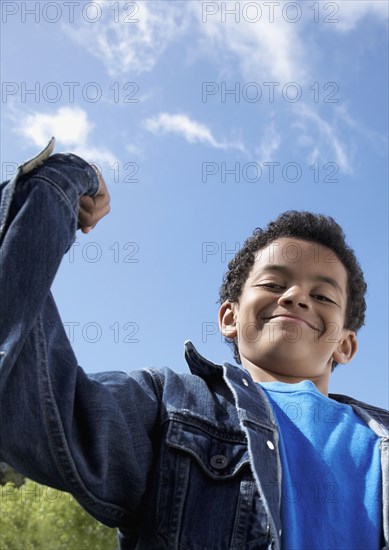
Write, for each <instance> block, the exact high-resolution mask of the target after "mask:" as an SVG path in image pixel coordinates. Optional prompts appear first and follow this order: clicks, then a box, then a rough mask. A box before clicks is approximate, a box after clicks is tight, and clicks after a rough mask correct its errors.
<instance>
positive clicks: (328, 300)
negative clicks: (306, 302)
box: [314, 294, 335, 304]
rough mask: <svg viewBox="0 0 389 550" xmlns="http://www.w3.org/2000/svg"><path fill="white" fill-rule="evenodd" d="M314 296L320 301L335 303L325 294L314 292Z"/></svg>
mask: <svg viewBox="0 0 389 550" xmlns="http://www.w3.org/2000/svg"><path fill="white" fill-rule="evenodd" d="M314 298H317V299H318V300H320V301H321V302H331V303H332V304H334V303H335V302H334V301H333V300H330V299H329V298H327V296H323V295H322V294H315V295H314Z"/></svg>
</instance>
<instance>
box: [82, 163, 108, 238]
mask: <svg viewBox="0 0 389 550" xmlns="http://www.w3.org/2000/svg"><path fill="white" fill-rule="evenodd" d="M91 166H92V167H93V168H94V170H95V171H96V173H97V176H98V178H99V182H100V188H99V192H98V193H97V195H96V196H95V197H88V196H87V195H83V196H82V197H80V209H79V211H78V225H79V228H80V229H81V231H82V232H83V233H89V231H91V230H92V229H93V228H94V227H95V225H96V224H97V223H98V222H99V221H100V220H101V218H103V217H104V216H106V215H107V214H108V212H109V211H110V209H111V207H110V205H109V202H110V197H109V193H108V189H107V185H106V183H105V181H104V179H103V176H102V175H101V173H100V171H99V170H98V169H97V167H96V166H94V165H93V164H91Z"/></svg>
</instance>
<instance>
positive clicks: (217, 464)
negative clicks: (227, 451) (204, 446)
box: [211, 455, 228, 470]
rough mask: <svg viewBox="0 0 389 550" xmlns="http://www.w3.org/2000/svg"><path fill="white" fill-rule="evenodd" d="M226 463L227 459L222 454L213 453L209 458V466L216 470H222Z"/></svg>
mask: <svg viewBox="0 0 389 550" xmlns="http://www.w3.org/2000/svg"><path fill="white" fill-rule="evenodd" d="M227 464H228V460H227V458H226V457H225V456H224V455H215V456H213V457H212V458H211V466H212V467H213V468H215V469H216V470H222V469H223V468H225V467H226V466H227Z"/></svg>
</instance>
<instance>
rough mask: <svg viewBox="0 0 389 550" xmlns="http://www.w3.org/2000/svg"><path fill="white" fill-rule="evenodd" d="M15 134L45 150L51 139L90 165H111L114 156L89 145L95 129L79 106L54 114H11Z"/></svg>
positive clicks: (62, 108) (100, 148)
mask: <svg viewBox="0 0 389 550" xmlns="http://www.w3.org/2000/svg"><path fill="white" fill-rule="evenodd" d="M10 118H11V119H12V120H13V123H14V129H15V131H16V132H17V133H18V134H20V135H22V136H23V137H24V138H26V139H27V140H28V141H29V143H30V144H31V145H34V146H36V147H44V146H45V145H46V144H47V142H48V140H49V139H50V137H51V136H55V137H56V140H57V143H58V146H59V147H63V148H65V149H68V148H69V150H71V151H72V152H73V153H75V154H77V155H79V156H81V157H83V158H84V159H85V160H87V161H89V162H96V163H97V164H99V165H101V164H112V163H114V162H115V161H116V156H115V155H114V154H113V153H112V152H111V151H109V150H108V149H106V148H105V147H98V146H96V145H93V144H92V143H91V138H90V133H91V130H92V129H93V128H94V124H93V122H91V121H90V120H89V119H88V114H87V112H86V111H84V110H83V109H81V108H80V107H60V108H59V109H58V110H57V111H56V112H54V113H51V114H48V113H33V114H31V113H28V114H20V113H18V114H16V113H15V111H13V112H12V114H11V115H10Z"/></svg>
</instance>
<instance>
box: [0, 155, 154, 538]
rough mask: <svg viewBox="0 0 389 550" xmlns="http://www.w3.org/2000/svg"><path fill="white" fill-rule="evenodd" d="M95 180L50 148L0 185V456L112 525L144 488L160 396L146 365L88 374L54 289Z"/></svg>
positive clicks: (81, 164) (76, 161)
mask: <svg viewBox="0 0 389 550" xmlns="http://www.w3.org/2000/svg"><path fill="white" fill-rule="evenodd" d="M96 185H98V182H97V177H96V175H95V173H94V171H93V169H92V168H91V167H90V166H89V165H88V164H87V163H86V162H85V161H83V160H82V159H80V158H79V157H76V156H74V155H55V156H53V157H50V158H49V159H48V160H46V161H45V162H44V163H43V164H42V165H41V166H38V167H35V168H34V170H33V171H32V172H31V174H27V175H26V174H24V175H23V176H22V177H21V176H20V177H19V178H18V179H17V181H15V180H13V181H11V182H10V184H7V185H3V186H2V187H1V190H0V191H1V197H0V199H1V204H0V216H2V215H3V214H4V213H5V215H6V217H5V218H4V217H3V218H2V219H0V222H1V227H2V229H3V234H2V241H1V248H0V264H1V265H0V307H1V326H0V413H1V418H0V421H1V424H0V460H2V461H5V462H7V463H9V464H10V465H11V466H12V467H14V468H15V469H16V470H18V471H20V472H21V473H22V474H24V475H25V476H28V477H30V478H31V479H34V480H36V481H37V482H40V483H43V484H46V485H49V486H52V487H55V488H58V489H60V490H64V491H68V492H70V493H72V494H73V495H74V497H75V498H76V499H77V500H78V501H79V502H80V504H81V505H82V506H83V507H84V508H86V510H87V511H88V512H89V513H90V514H91V515H93V516H94V517H95V518H97V519H98V520H100V521H101V522H103V523H105V524H106V525H109V526H111V527H113V526H121V525H126V524H128V522H129V521H130V518H131V517H132V516H133V512H134V511H135V510H136V509H137V508H138V506H139V504H140V502H141V499H142V495H143V494H144V492H145V490H146V484H147V479H148V475H149V472H150V468H151V465H152V461H153V446H154V444H155V443H154V440H155V433H156V430H157V429H158V427H157V426H158V418H159V408H160V399H159V397H158V391H157V390H156V386H155V385H154V382H153V380H154V378H153V376H152V375H151V374H150V373H149V372H147V371H137V372H132V373H131V374H129V375H126V374H123V373H105V374H100V375H95V376H88V375H86V374H85V372H84V371H83V370H82V369H81V368H80V367H79V366H78V364H77V360H76V358H75V356H74V353H73V350H72V348H71V346H70V343H69V340H68V338H67V336H66V333H65V330H64V328H63V325H62V322H61V319H60V316H59V314H58V311H57V308H56V305H55V302H54V300H53V297H52V295H51V293H50V286H51V283H52V280H53V278H54V276H55V273H56V271H57V269H58V266H59V264H60V261H61V259H62V256H63V254H64V253H65V252H66V250H67V249H68V248H69V246H70V244H71V243H72V241H73V239H74V233H75V229H76V222H77V206H78V197H79V195H81V194H91V195H92V194H94V193H96V190H97V189H96ZM11 198H12V200H11ZM4 228H5V230H4Z"/></svg>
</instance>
